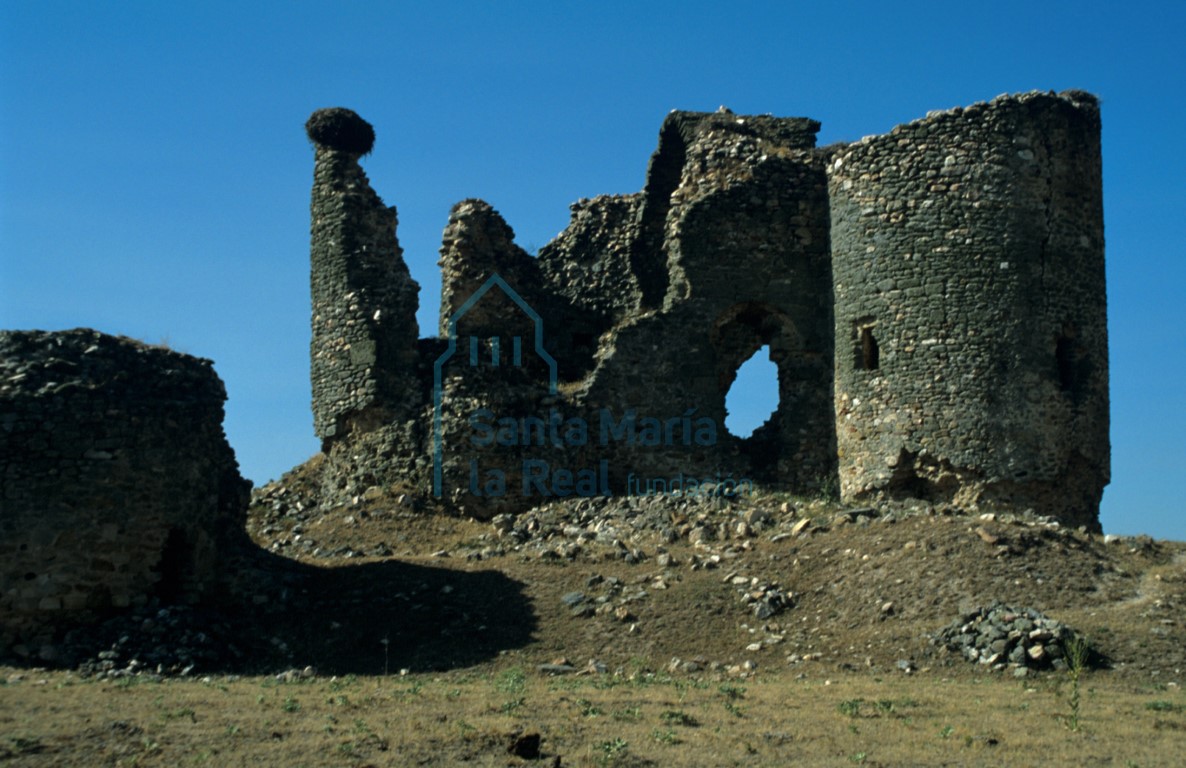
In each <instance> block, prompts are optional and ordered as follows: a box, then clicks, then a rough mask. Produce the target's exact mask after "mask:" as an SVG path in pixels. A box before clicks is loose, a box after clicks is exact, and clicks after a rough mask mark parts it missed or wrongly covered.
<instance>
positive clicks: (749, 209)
mask: <svg viewBox="0 0 1186 768" xmlns="http://www.w3.org/2000/svg"><path fill="white" fill-rule="evenodd" d="M306 127H307V130H308V134H309V137H310V138H311V140H312V141H313V145H314V148H315V154H316V157H315V170H314V185H313V196H312V206H311V212H312V251H311V254H312V299H313V340H312V379H313V413H314V425H315V430H316V434H317V436H318V437H319V438H320V439H321V441H322V448H323V452H324V454H325V456H326V461H325V462H324V464H323V467H324V469H323V483H322V488H323V497H324V499H325V500H326V501H327V502H336V501H344V500H346V499H349V498H353V497H356V496H358V495H365V494H368V493H369V494H374V493H377V492H380V491H382V490H383V489H392V488H399V489H403V490H406V491H408V492H411V493H422V494H426V495H427V494H430V493H431V494H432V495H435V496H438V497H439V498H441V499H442V500H444V501H446V502H449V503H451V504H453V505H454V506H455V507H456V506H459V507H461V508H463V509H464V510H465V511H467V512H469V513H470V514H475V515H479V516H487V515H490V514H494V513H495V512H497V511H501V510H505V511H514V510H517V509H522V508H524V507H526V506H529V505H531V504H534V503H539V502H541V501H544V500H548V499H551V498H560V497H566V496H574V495H576V496H579V495H595V494H612V495H622V494H651V493H659V492H661V493H672V492H675V493H706V492H708V493H720V492H721V491H722V489H726V490H727V491H728V492H730V493H732V492H734V491H736V490H738V489H745V488H749V487H753V486H754V485H759V486H762V487H769V488H777V489H782V490H787V491H792V492H809V491H817V490H819V489H820V488H826V487H831V486H835V487H838V488H839V492H840V496H841V498H842V499H843V500H845V501H850V502H861V501H865V500H875V499H890V500H894V499H921V500H926V501H929V502H932V503H936V504H945V505H950V506H953V507H958V508H962V509H968V510H972V509H991V508H995V507H1007V508H1016V509H1026V508H1030V509H1033V510H1034V511H1035V512H1037V513H1039V514H1046V515H1051V516H1054V517H1056V518H1058V519H1060V520H1062V521H1064V522H1066V523H1070V524H1074V525H1085V526H1087V527H1089V528H1090V529H1092V530H1097V531H1098V530H1099V522H1098V506H1099V501H1100V498H1101V495H1102V492H1103V488H1104V486H1105V485H1106V484H1107V482H1108V479H1109V461H1110V449H1109V441H1108V357H1107V325H1106V301H1105V283H1104V240H1103V210H1102V186H1101V160H1100V122H1099V105H1098V102H1097V100H1096V99H1095V97H1093V96H1091V95H1090V94H1086V93H1084V92H1081V91H1066V92H1063V93H1061V94H1053V93H1038V92H1034V93H1027V94H1021V95H1017V96H1001V97H998V98H996V99H994V100H992V101H991V102H988V103H984V102H981V103H977V104H973V105H971V106H969V107H966V108H955V109H952V110H948V111H944V112H936V113H931V114H929V115H928V116H927V117H926V118H924V119H921V120H918V121H915V122H913V123H909V124H906V125H902V126H898V127H897V128H895V129H893V130H892V131H891V132H890V133H888V134H885V135H882V136H872V137H866V138H864V139H861V140H860V141H857V142H854V143H851V144H837V145H832V146H828V147H822V148H818V147H816V146H815V135H816V132H817V131H818V129H819V123H817V122H816V121H814V120H810V119H806V118H776V117H771V116H765V115H760V116H753V115H748V116H741V115H734V114H732V113H730V112H729V111H728V110H724V109H722V110H721V111H718V112H717V113H692V112H672V113H671V114H670V115H669V116H668V117H667V119H666V120H665V121H664V123H663V125H662V127H661V129H660V133H659V146H658V148H657V149H656V151H655V153H654V154H653V155H652V157H651V160H650V164H649V166H648V170H647V176H646V183H645V186H644V188H643V190H642V191H641V192H638V193H636V194H632V195H616V196H602V197H597V198H593V199H590V200H581V201H579V202H577V203H576V204H574V205H573V206H572V220H571V223H570V225H569V227H568V228H567V229H566V230H565V231H564V232H562V233H561V234H560V235H558V236H557V238H556V239H555V240H553V241H552V242H551V243H549V244H548V245H546V246H545V247H544V248H542V249H541V250H540V252H539V253H538V255H536V256H532V255H529V254H528V253H526V252H525V251H524V250H523V249H522V248H520V247H519V246H518V245H516V244H515V242H514V233H513V231H512V230H511V228H510V226H508V224H507V223H506V222H505V221H504V220H503V219H502V217H501V216H499V214H498V213H497V211H495V210H494V209H493V208H492V207H491V206H490V205H489V204H487V203H485V202H483V201H480V200H465V201H462V202H461V203H458V204H457V205H456V206H455V207H454V209H453V211H452V212H451V214H450V217H449V221H448V224H447V226H446V228H445V232H444V238H443V244H442V247H441V258H440V266H441V270H442V306H441V325H440V334H441V335H440V336H439V337H435V338H419V336H420V334H419V329H418V328H417V325H416V319H415V313H416V310H417V307H418V290H419V289H418V286H417V285H416V284H415V282H414V281H413V280H412V278H411V276H410V274H409V272H408V269H407V267H406V265H405V264H404V261H403V258H402V252H401V250H400V247H399V243H398V240H397V238H396V222H397V218H396V212H395V209H394V208H389V207H387V206H386V205H385V204H384V203H383V202H382V201H381V200H380V198H379V197H378V195H376V194H375V192H374V191H373V190H372V189H371V188H370V186H369V183H368V181H367V178H366V175H365V174H364V173H363V171H362V169H361V167H360V165H359V158H360V157H361V156H362V155H364V154H366V153H368V152H369V151H370V149H371V147H372V144H373V141H374V133H373V130H372V129H371V127H370V126H369V125H368V124H367V123H366V122H365V121H363V120H362V119H361V118H360V117H358V116H357V115H356V114H354V113H353V112H350V111H349V110H345V109H337V108H335V109H329V110H320V111H318V112H316V113H314V115H313V116H312V117H311V118H310V120H309V123H308V124H307V126H306ZM763 347H768V348H769V350H770V358H771V360H772V361H773V362H774V363H775V365H776V366H777V369H778V391H779V403H778V407H777V410H776V411H775V412H774V414H773V415H772V417H771V418H770V420H769V421H768V422H767V423H766V424H765V425H763V426H762V427H761V428H759V429H758V430H757V431H756V432H755V433H754V434H753V435H752V436H751V437H749V438H745V439H741V438H738V437H736V436H734V435H731V434H730V433H729V432H728V431H727V430H726V429H725V427H724V418H725V395H726V393H727V392H728V391H729V388H730V386H731V385H732V383H733V381H734V379H735V377H736V373H737V370H738V368H739V367H740V365H741V364H742V363H743V362H744V361H745V360H747V359H748V358H749V357H751V356H752V355H753V354H754V353H755V352H756V351H757V350H759V349H761V348H763Z"/></svg>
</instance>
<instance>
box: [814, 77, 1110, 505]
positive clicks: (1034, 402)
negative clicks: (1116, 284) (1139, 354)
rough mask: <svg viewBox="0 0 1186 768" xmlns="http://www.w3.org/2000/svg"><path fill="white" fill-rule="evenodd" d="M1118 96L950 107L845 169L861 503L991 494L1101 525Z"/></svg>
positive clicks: (849, 335) (838, 200)
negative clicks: (1106, 116) (1106, 216)
mask: <svg viewBox="0 0 1186 768" xmlns="http://www.w3.org/2000/svg"><path fill="white" fill-rule="evenodd" d="M1099 135H1100V122H1099V108H1098V104H1097V102H1096V100H1095V98H1094V97H1092V96H1090V95H1088V94H1083V93H1080V92H1072V93H1068V94H1063V95H1058V96H1056V95H1053V94H1027V95H1023V96H1021V97H1005V98H999V99H996V100H994V101H993V102H991V103H981V104H976V105H973V106H970V107H968V108H966V109H954V110H950V111H947V112H941V113H937V114H932V115H930V116H928V117H927V118H925V119H923V120H919V121H916V122H913V123H910V124H908V125H903V126H899V127H898V128H895V129H894V130H893V131H892V132H891V133H889V134H888V135H885V136H877V137H872V138H868V139H865V140H862V141H860V142H857V143H856V144H853V145H850V146H848V147H845V148H843V149H840V150H839V151H837V152H836V153H835V155H834V156H833V157H832V160H831V163H830V165H829V184H830V195H831V200H832V229H831V239H832V256H833V270H834V288H835V302H836V341H837V355H836V415H837V439H838V446H839V451H840V482H841V488H842V491H843V495H844V496H845V497H846V498H853V499H859V498H863V497H869V496H873V495H876V494H878V493H885V494H889V495H911V496H916V497H919V498H924V499H931V500H935V501H944V502H953V503H956V504H958V505H961V506H969V505H972V504H984V503H989V502H994V503H1003V504H1013V505H1018V506H1021V507H1023V508H1024V507H1027V506H1028V507H1034V508H1036V510H1037V511H1038V512H1039V513H1041V514H1047V515H1054V516H1056V517H1059V518H1060V519H1063V520H1064V521H1067V522H1073V523H1076V524H1088V525H1090V526H1092V527H1098V522H1097V511H1098V505H1099V501H1100V496H1101V494H1102V492H1103V487H1104V485H1105V484H1106V483H1107V481H1108V463H1109V462H1108V456H1109V448H1108V355H1107V330H1106V322H1107V317H1106V310H1105V301H1104V240H1103V213H1102V191H1101V183H1100V179H1101V172H1100V168H1101V166H1100V144H1099Z"/></svg>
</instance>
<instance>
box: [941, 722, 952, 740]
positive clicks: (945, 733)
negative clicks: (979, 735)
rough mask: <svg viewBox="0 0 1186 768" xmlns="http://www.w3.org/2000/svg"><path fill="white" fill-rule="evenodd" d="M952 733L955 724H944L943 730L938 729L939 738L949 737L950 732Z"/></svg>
mask: <svg viewBox="0 0 1186 768" xmlns="http://www.w3.org/2000/svg"><path fill="white" fill-rule="evenodd" d="M953 733H955V726H954V725H945V726H943V730H941V731H939V738H941V739H947V738H951V734H953Z"/></svg>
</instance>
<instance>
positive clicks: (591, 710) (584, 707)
mask: <svg viewBox="0 0 1186 768" xmlns="http://www.w3.org/2000/svg"><path fill="white" fill-rule="evenodd" d="M577 706H578V707H580V708H581V717H597V716H598V715H604V714H605V712H604V711H602V709H601V707H598V706H597V705H596V704H594V703H593V702H591V701H589V700H588V699H577Z"/></svg>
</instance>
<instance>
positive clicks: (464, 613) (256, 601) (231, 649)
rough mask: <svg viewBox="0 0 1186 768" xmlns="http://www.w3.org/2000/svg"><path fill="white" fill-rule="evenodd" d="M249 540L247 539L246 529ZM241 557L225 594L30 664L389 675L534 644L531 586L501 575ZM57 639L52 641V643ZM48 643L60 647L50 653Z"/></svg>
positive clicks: (121, 623)
mask: <svg viewBox="0 0 1186 768" xmlns="http://www.w3.org/2000/svg"><path fill="white" fill-rule="evenodd" d="M244 538H245V537H244ZM236 551H237V554H236V555H234V556H232V557H231V558H229V560H228V562H229V563H230V565H229V566H228V570H229V572H228V574H227V575H228V582H229V584H230V585H231V586H230V587H229V588H228V591H227V592H226V593H225V594H224V595H223V596H222V597H221V598H218V597H215V598H212V599H210V598H208V599H206V600H205V601H204V602H203V603H201V604H199V605H182V604H176V603H166V602H163V601H162V600H160V599H153V600H151V601H150V602H149V603H148V605H145V606H141V607H139V608H135V609H133V610H130V611H125V612H119V613H115V614H111V615H107V616H103V617H99V618H98V619H97V620H95V621H93V622H89V623H86V624H81V625H79V624H75V625H73V626H62V627H59V628H58V630H57V631H56V632H55V633H54V636H53V637H52V639H50V638H42V639H41V641H39V642H37V643H32V642H30V643H28V644H27V647H26V649H25V655H24V657H23V658H22V657H19V656H18V657H15V658H9V659H4V661H6V662H11V663H14V664H16V665H18V666H44V665H46V664H47V662H48V663H49V664H50V665H57V666H65V667H77V668H78V669H79V670H80V671H82V672H83V673H89V674H102V675H105V676H109V677H119V676H122V675H125V674H132V673H144V672H147V673H155V672H160V673H162V674H186V675H206V674H219V673H232V672H233V673H252V674H267V673H275V672H280V671H286V670H290V669H294V668H295V669H298V670H299V669H303V668H305V667H306V666H311V667H313V668H315V669H316V672H317V674H319V675H344V674H359V675H380V674H394V673H397V672H399V671H400V670H405V669H406V670H409V671H411V672H424V671H430V670H447V669H453V668H457V667H467V666H472V665H474V664H477V663H480V662H482V661H486V660H488V659H492V658H495V657H497V656H498V654H499V652H500V651H504V650H508V649H513V648H519V647H522V646H524V645H526V644H527V643H529V642H530V641H531V640H532V637H533V634H534V632H535V630H536V625H537V621H536V616H535V614H534V612H533V611H532V608H531V604H530V602H529V600H528V599H527V597H526V596H525V594H524V590H523V585H522V584H521V583H520V582H517V581H515V580H514V579H511V578H508V577H507V576H506V575H504V574H502V573H499V572H498V571H493V570H485V571H464V570H453V569H450V568H448V567H443V566H444V564H445V563H447V562H448V561H442V567H436V566H435V565H432V566H430V565H423V564H419V563H408V562H401V561H398V560H382V561H370V562H365V563H358V564H341V563H340V561H339V562H338V563H335V564H334V565H332V566H331V565H327V566H324V567H322V566H318V565H314V564H309V563H305V562H300V561H297V560H293V559H290V558H286V557H281V556H278V555H274V554H271V553H269V552H266V551H264V550H262V549H259V548H258V547H256V546H255V545H254V544H253V543H251V542H250V541H246V542H241V546H238V547H237V548H236ZM45 640H48V642H44V641H45ZM46 648H49V649H50V651H49V652H48V653H46V650H45V649H46Z"/></svg>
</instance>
